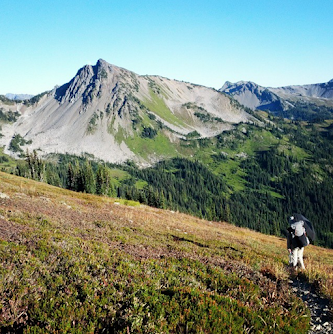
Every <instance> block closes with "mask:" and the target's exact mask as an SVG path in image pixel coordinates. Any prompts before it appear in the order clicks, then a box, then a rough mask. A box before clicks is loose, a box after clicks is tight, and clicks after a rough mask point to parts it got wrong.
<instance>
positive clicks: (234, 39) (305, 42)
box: [0, 0, 333, 94]
mask: <svg viewBox="0 0 333 334" xmlns="http://www.w3.org/2000/svg"><path fill="white" fill-rule="evenodd" d="M332 17H333V1H332V0H306V1H304V0H270V1H267V0H238V1H237V0H205V1H197V0H191V1H187V0H177V1H176V0H154V1H152V0H140V1H138V0H117V1H113V0H99V1H95V0H66V1H64V0H57V1H49V0H29V1H27V0H16V1H12V0H11V1H9V0H1V6H0V34H1V35H0V36H1V41H0V43H1V44H0V45H1V47H0V94H6V93H15V94H39V93H42V92H44V91H47V90H51V89H52V88H53V87H54V86H56V85H62V84H65V83H66V82H68V81H70V80H71V78H72V77H73V76H75V74H76V72H77V71H78V69H79V68H81V67H83V66H84V65H86V64H92V65H94V64H96V62H97V60H98V59H100V58H101V59H104V60H105V61H107V62H108V63H111V64H114V65H116V66H120V67H124V68H126V69H128V70H131V71H133V72H135V73H137V74H140V75H146V74H150V75H161V76H164V77H167V78H170V79H177V80H181V81H187V82H191V83H195V84H200V85H204V86H208V87H213V88H216V89H219V88H221V87H222V86H223V84H224V83H225V81H231V82H237V81H240V80H250V81H253V82H255V83H257V84H259V85H261V86H267V87H280V86H286V85H301V84H310V83H321V82H327V81H329V80H331V79H332V78H333V19H332Z"/></svg>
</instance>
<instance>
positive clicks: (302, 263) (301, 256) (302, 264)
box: [298, 247, 305, 270]
mask: <svg viewBox="0 0 333 334" xmlns="http://www.w3.org/2000/svg"><path fill="white" fill-rule="evenodd" d="M303 252H304V247H302V248H301V249H299V250H298V261H299V263H300V265H301V268H302V269H303V270H304V269H305V266H304V262H303Z"/></svg>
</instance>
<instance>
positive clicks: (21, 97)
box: [5, 93, 33, 101]
mask: <svg viewBox="0 0 333 334" xmlns="http://www.w3.org/2000/svg"><path fill="white" fill-rule="evenodd" d="M5 96H6V97H7V98H8V99H9V100H15V101H17V100H19V101H23V100H29V99H31V98H32V97H33V95H31V94H12V93H8V94H6V95H5Z"/></svg>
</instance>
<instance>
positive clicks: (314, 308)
mask: <svg viewBox="0 0 333 334" xmlns="http://www.w3.org/2000/svg"><path fill="white" fill-rule="evenodd" d="M290 285H291V287H292V290H293V291H294V293H296V295H297V296H298V297H300V298H302V300H303V301H304V303H305V304H306V305H307V306H308V308H309V310H310V313H311V323H310V324H311V329H310V331H309V334H333V314H332V310H331V308H330V301H329V299H326V298H323V297H321V296H320V295H319V294H318V293H317V289H316V287H315V285H314V284H310V283H308V282H307V281H306V280H304V279H303V278H300V277H296V278H294V279H293V280H291V281H290Z"/></svg>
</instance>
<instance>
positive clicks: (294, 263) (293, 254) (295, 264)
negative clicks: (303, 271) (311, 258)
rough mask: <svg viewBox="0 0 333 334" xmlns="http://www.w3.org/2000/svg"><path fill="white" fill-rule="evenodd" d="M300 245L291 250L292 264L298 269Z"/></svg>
mask: <svg viewBox="0 0 333 334" xmlns="http://www.w3.org/2000/svg"><path fill="white" fill-rule="evenodd" d="M298 249H299V248H298V247H296V248H294V249H293V250H292V251H291V259H292V261H293V262H292V265H293V268H294V269H296V266H297V257H298Z"/></svg>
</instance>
